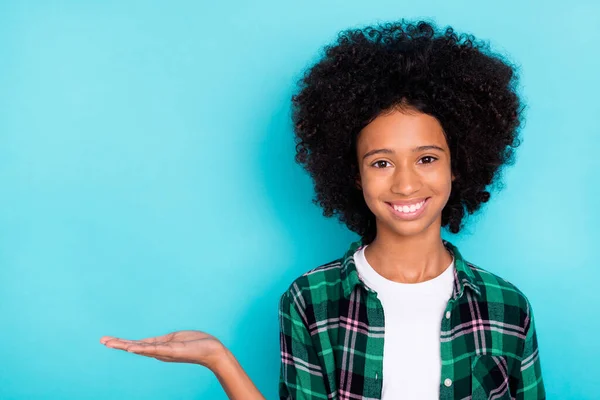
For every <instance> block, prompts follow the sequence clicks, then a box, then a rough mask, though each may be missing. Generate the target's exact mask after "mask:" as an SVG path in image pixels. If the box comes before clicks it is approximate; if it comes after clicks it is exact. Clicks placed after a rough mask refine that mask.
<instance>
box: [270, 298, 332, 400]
mask: <svg viewBox="0 0 600 400" xmlns="http://www.w3.org/2000/svg"><path fill="white" fill-rule="evenodd" d="M292 296H293V295H292V294H291V293H290V292H285V293H284V294H283V295H282V296H281V299H280V302H279V338H280V349H281V369H280V376H279V398H280V400H300V399H302V400H305V399H306V400H314V399H327V393H328V392H327V384H326V383H325V379H324V377H323V372H322V368H321V363H320V361H319V358H318V355H317V351H316V349H315V347H314V346H313V343H312V338H311V335H310V333H309V330H308V328H307V326H306V323H305V320H304V319H303V318H302V317H301V314H300V312H299V311H298V307H297V305H296V303H295V302H294V301H293V300H292V299H291V297H292Z"/></svg>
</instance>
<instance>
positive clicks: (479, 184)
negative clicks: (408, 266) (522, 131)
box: [292, 20, 524, 243]
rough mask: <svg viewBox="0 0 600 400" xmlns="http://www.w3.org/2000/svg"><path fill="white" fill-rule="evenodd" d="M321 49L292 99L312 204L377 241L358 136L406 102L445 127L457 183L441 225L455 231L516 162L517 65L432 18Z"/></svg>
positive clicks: (370, 30)
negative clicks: (361, 180) (359, 182)
mask: <svg viewBox="0 0 600 400" xmlns="http://www.w3.org/2000/svg"><path fill="white" fill-rule="evenodd" d="M323 52H324V56H323V57H322V58H321V59H320V60H319V61H318V62H317V63H316V64H315V65H313V66H312V67H311V68H309V69H307V70H306V71H305V72H304V74H303V76H302V78H301V79H300V80H299V82H298V86H299V90H298V92H297V93H295V94H294V95H293V96H292V121H293V124H294V133H295V135H296V136H295V144H296V156H295V160H296V162H297V163H299V164H300V165H302V166H303V167H304V168H305V169H306V171H307V172H308V173H309V174H310V176H311V177H312V179H313V181H314V187H315V192H316V197H315V198H314V199H313V202H314V203H315V204H317V205H319V206H321V207H322V208H323V215H324V216H326V217H331V216H332V215H334V214H335V215H338V217H339V219H340V221H341V222H343V223H344V224H346V226H347V227H348V228H349V229H350V230H352V231H354V232H356V233H358V234H359V235H360V236H361V237H362V240H363V241H364V242H365V243H370V242H372V241H373V240H374V238H375V234H376V225H375V216H374V214H373V213H372V212H371V211H370V210H369V208H368V207H367V205H366V203H365V200H364V197H363V195H362V192H361V191H360V189H359V188H358V187H357V186H356V184H355V182H356V179H357V177H358V176H359V168H358V160H357V157H356V140H357V136H358V134H359V132H360V131H361V129H362V128H364V127H365V126H366V125H367V124H369V123H370V122H371V121H372V120H373V119H375V118H376V117H377V116H378V115H380V114H381V113H384V112H386V111H389V110H391V109H393V108H395V107H398V106H401V107H406V106H408V107H409V108H410V109H413V110H417V111H420V112H423V113H426V114H428V115H431V116H433V117H435V118H436V119H437V120H438V121H439V123H440V125H441V126H442V128H443V131H444V135H445V137H446V140H447V142H448V147H449V149H450V152H451V155H452V156H451V169H452V172H453V173H454V175H455V180H454V182H453V183H452V191H451V194H450V198H449V200H448V202H447V204H446V206H445V207H444V209H443V211H442V226H443V227H448V229H449V230H450V232H452V233H458V232H459V231H460V230H461V228H462V224H463V219H464V217H465V212H468V213H470V214H472V213H474V212H475V211H477V210H478V209H479V208H480V206H481V204H482V203H485V202H487V201H488V200H489V198H490V193H489V191H487V190H486V187H487V186H488V185H490V184H491V183H493V182H495V183H499V178H498V177H499V175H500V171H501V170H502V168H503V167H504V166H505V165H511V164H513V163H514V149H515V148H516V147H518V146H519V145H520V138H519V137H518V135H519V127H520V126H521V119H522V115H523V109H524V107H523V106H522V101H521V100H520V99H519V96H518V94H517V71H516V67H515V66H514V65H511V64H510V63H509V62H508V61H507V60H506V59H505V58H504V57H503V56H501V55H499V54H494V53H492V52H491V51H490V46H489V44H487V43H486V42H483V41H480V40H477V39H476V38H475V37H474V36H473V35H468V34H460V35H459V34H457V33H455V31H454V29H453V28H452V27H446V28H445V29H443V30H441V29H438V28H437V27H436V25H435V23H434V22H431V21H418V22H415V23H412V22H406V21H405V20H401V21H399V22H391V23H389V22H388V23H385V24H379V25H377V26H367V27H363V28H360V29H348V30H345V31H342V32H340V33H339V35H338V38H337V42H336V43H334V44H331V45H327V46H325V47H324V48H323Z"/></svg>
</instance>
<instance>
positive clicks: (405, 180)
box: [390, 167, 423, 196]
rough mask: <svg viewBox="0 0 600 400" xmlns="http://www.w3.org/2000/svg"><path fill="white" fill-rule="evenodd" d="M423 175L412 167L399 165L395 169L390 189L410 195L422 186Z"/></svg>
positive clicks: (396, 192)
mask: <svg viewBox="0 0 600 400" xmlns="http://www.w3.org/2000/svg"><path fill="white" fill-rule="evenodd" d="M422 184H423V183H422V181H421V177H420V176H419V174H418V173H417V172H416V171H415V170H414V169H412V168H410V167H398V168H396V170H395V171H394V175H393V182H392V186H391V188H390V190H391V191H392V192H393V193H395V194H400V195H404V196H410V195H411V194H412V193H415V192H417V191H418V190H419V189H420V188H421V186H422Z"/></svg>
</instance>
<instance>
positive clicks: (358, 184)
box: [354, 176, 362, 190]
mask: <svg viewBox="0 0 600 400" xmlns="http://www.w3.org/2000/svg"><path fill="white" fill-rule="evenodd" d="M354 184H355V185H356V188H357V189H358V190H362V183H361V181H360V176H358V177H356V180H355V181H354Z"/></svg>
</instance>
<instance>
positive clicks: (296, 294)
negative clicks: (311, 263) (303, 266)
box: [280, 258, 343, 310]
mask: <svg viewBox="0 0 600 400" xmlns="http://www.w3.org/2000/svg"><path fill="white" fill-rule="evenodd" d="M342 261H343V259H342V258H339V259H336V260H333V261H330V262H328V263H326V264H322V265H319V266H318V267H316V268H313V269H311V270H309V271H306V272H304V273H303V274H302V275H300V276H299V277H297V278H296V279H294V280H293V281H292V282H291V283H290V285H289V286H288V288H287V289H286V290H285V292H284V293H283V294H282V295H281V300H280V301H281V302H282V303H283V302H288V303H293V304H295V305H296V307H297V308H298V309H300V310H302V309H306V308H308V307H310V306H313V305H314V304H317V303H322V302H324V301H326V300H327V299H331V298H335V297H336V296H338V297H339V296H340V295H341V293H342V267H343V265H342Z"/></svg>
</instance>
